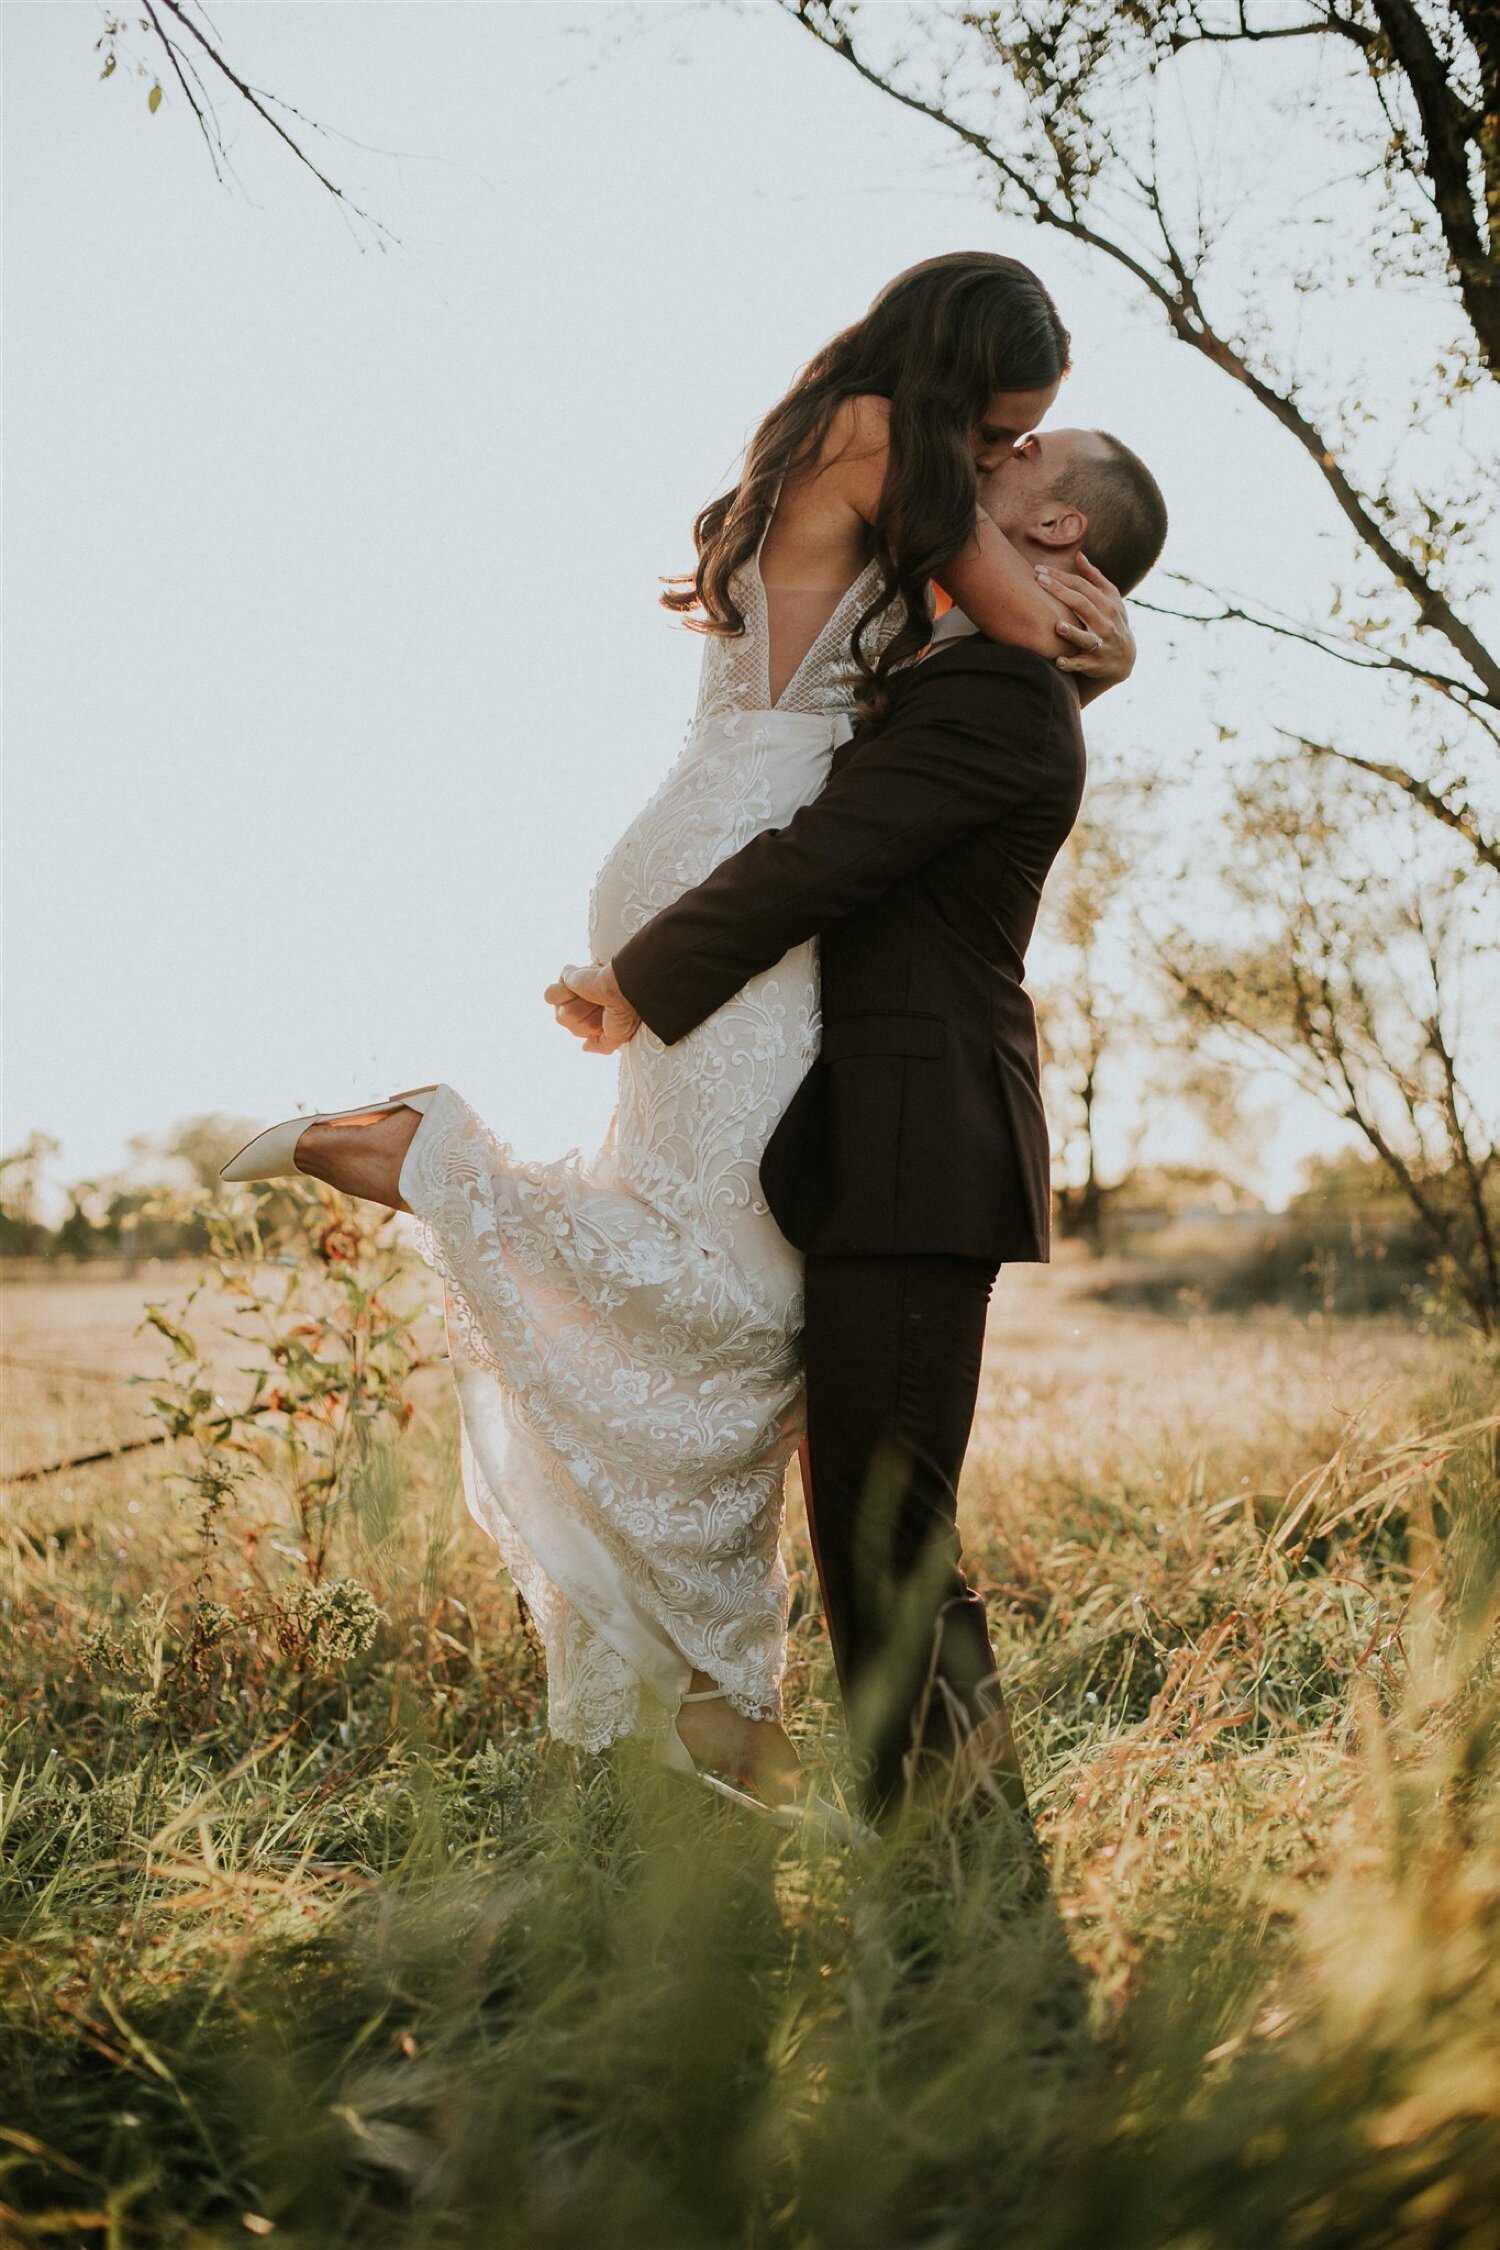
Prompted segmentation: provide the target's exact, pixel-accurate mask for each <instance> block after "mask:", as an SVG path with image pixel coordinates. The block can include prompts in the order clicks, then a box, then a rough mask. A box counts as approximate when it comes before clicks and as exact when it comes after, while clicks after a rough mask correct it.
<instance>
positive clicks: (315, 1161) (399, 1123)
mask: <svg viewBox="0 0 1500 2250" xmlns="http://www.w3.org/2000/svg"><path fill="white" fill-rule="evenodd" d="M421 1122H422V1120H421V1118H420V1116H419V1115H418V1113H417V1112H416V1110H414V1109H407V1108H406V1107H405V1106H404V1105H402V1106H399V1107H397V1108H390V1107H381V1108H379V1109H372V1110H371V1111H370V1113H369V1114H368V1116H364V1117H339V1118H331V1119H330V1120H329V1121H328V1122H327V1123H326V1124H312V1125H309V1126H308V1128H307V1131H306V1132H305V1133H303V1134H301V1135H300V1136H299V1138H298V1141H297V1159H296V1161H297V1169H298V1171H299V1172H306V1173H309V1174H310V1175H311V1177H312V1178H313V1179H315V1180H326V1181H327V1183H328V1185H329V1186H330V1187H336V1188H338V1189H340V1190H341V1191H342V1192H343V1194H345V1195H358V1196H363V1197H364V1199H365V1200H366V1202H369V1203H383V1204H385V1205H386V1206H387V1207H388V1208H389V1209H391V1210H394V1211H408V1210H410V1208H411V1206H410V1204H408V1203H406V1202H405V1201H404V1200H403V1199H402V1195H401V1167H402V1164H403V1163H404V1162H405V1160H406V1152H407V1150H408V1149H409V1148H410V1147H411V1144H412V1140H413V1138H414V1137H415V1134H416V1130H417V1127H418V1126H419V1125H420V1124H421Z"/></svg>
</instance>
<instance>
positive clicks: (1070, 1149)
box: [1035, 784, 1140, 1256]
mask: <svg viewBox="0 0 1500 2250" xmlns="http://www.w3.org/2000/svg"><path fill="white" fill-rule="evenodd" d="M1112 794H1113V796H1114V798H1115V799H1118V798H1119V795H1120V792H1119V790H1118V789H1116V790H1115V791H1114V792H1113V793H1112ZM1101 796H1102V797H1103V800H1104V801H1102V802H1101ZM1125 817H1126V816H1125V808H1124V806H1123V805H1121V804H1119V803H1118V802H1114V803H1112V802H1111V801H1110V794H1109V793H1106V792H1102V791H1101V790H1100V788H1099V785H1097V784H1096V785H1095V787H1094V789H1093V790H1092V791H1091V794H1090V799H1089V803H1088V807H1087V809H1086V810H1085V811H1084V813H1083V814H1082V816H1081V817H1080V819H1079V821H1078V824H1077V826H1076V827H1075V828H1074V830H1073V833H1072V835H1071V836H1070V837H1069V839H1068V842H1067V844H1066V846H1065V848H1064V850H1063V852H1062V853H1061V855H1060V856H1059V858H1058V860H1057V863H1056V865H1055V866H1054V868H1053V870H1052V874H1051V876H1050V878H1049V880H1048V884H1047V890H1046V893H1045V895H1044V898H1043V902H1042V922H1041V929H1040V935H1041V937H1042V941H1043V942H1042V952H1043V957H1044V960H1045V964H1046V965H1045V967H1044V969H1043V973H1042V975H1041V977H1040V978H1039V979H1037V980H1036V983H1035V991H1036V999H1037V1029H1038V1033H1039V1036H1040V1040H1041V1050H1042V1078H1043V1085H1044V1088H1045V1092H1046V1098H1047V1114H1048V1119H1049V1121H1050V1123H1051V1125H1052V1127H1053V1158H1054V1192H1055V1198H1056V1205H1057V1218H1058V1225H1059V1229H1060V1231H1061V1232H1062V1233H1063V1234H1064V1235H1074V1236H1077V1237H1079V1238H1081V1239H1082V1240H1083V1241H1084V1242H1086V1243H1087V1244H1088V1246H1089V1248H1090V1249H1091V1250H1092V1251H1093V1252H1094V1254H1095V1256H1098V1255H1099V1254H1100V1253H1101V1252H1102V1251H1103V1248H1104V1204H1105V1193H1106V1183H1105V1179H1104V1174H1103V1169H1102V1166H1101V1160H1100V1151H1099V1131H1098V1127H1099V1102H1100V1093H1101V1088H1102V1086H1103V1085H1104V1084H1105V1083H1106V1082H1107V1080H1108V1077H1109V1072H1110V1068H1111V1065H1112V1064H1114V1063H1115V1062H1117V1061H1119V1060H1121V1059H1122V1056H1123V1052H1124V1050H1125V1049H1126V1048H1128V1047H1129V1046H1130V1045H1131V1044H1132V1043H1133V1042H1134V1041H1135V1040H1136V1038H1137V1037H1138V1034H1139V1030H1140V1018H1139V1009H1138V1008H1137V1007H1136V1006H1135V1005H1133V1004H1132V1002H1131V999H1130V997H1129V994H1128V992H1127V990H1126V989H1125V987H1124V983H1123V981H1122V979H1121V976H1120V973H1119V970H1120V964H1121V958H1122V950H1123V948H1122V941H1121V933H1120V931H1119V928H1118V924H1119V921H1120V910H1121V907H1122V904H1123V903H1124V893H1125V889H1126V883H1127V879H1128V876H1129V873H1130V869H1131V865H1132V863H1133V860H1134V856H1135V855H1134V853H1133V852H1132V850H1131V841H1130V834H1129V830H1128V827H1127V826H1126V825H1125Z"/></svg>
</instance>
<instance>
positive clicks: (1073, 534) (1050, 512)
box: [1031, 500, 1089, 548]
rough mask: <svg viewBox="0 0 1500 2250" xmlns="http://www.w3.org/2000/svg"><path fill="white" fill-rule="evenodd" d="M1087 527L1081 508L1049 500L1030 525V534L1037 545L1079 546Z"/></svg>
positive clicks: (1060, 501) (1085, 517)
mask: <svg viewBox="0 0 1500 2250" xmlns="http://www.w3.org/2000/svg"><path fill="white" fill-rule="evenodd" d="M1088 528H1089V519H1088V517H1087V516H1086V515H1085V514H1084V512H1083V510H1082V509H1081V508H1071V507H1069V506H1068V505H1067V503H1066V502H1065V501H1062V500H1049V501H1048V502H1047V504H1046V506H1045V507H1044V508H1043V509H1042V512H1041V514H1040V516H1039V517H1038V518H1037V521H1036V522H1035V523H1034V524H1033V525H1032V527H1031V536H1032V538H1033V539H1034V540H1035V541H1036V543H1037V545H1038V546H1039V547H1056V548H1063V547H1081V546H1082V545H1083V542H1084V536H1085V534H1086V533H1087V531H1088Z"/></svg>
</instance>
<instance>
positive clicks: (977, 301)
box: [661, 250, 1068, 710]
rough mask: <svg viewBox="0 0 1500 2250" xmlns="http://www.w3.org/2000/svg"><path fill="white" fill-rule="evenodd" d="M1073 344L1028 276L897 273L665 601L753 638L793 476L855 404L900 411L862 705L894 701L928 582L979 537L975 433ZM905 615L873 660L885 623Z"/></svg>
mask: <svg viewBox="0 0 1500 2250" xmlns="http://www.w3.org/2000/svg"><path fill="white" fill-rule="evenodd" d="M1067 367H1068V332H1067V330H1066V329H1065V328H1064V326H1063V324H1062V321H1061V319H1060V318H1059V316H1058V311H1057V307H1056V305H1054V303H1053V302H1052V299H1051V298H1050V297H1049V296H1048V294H1047V291H1046V290H1045V289H1044V288H1043V286H1042V284H1041V282H1040V281H1038V279H1037V277H1036V275H1035V274H1034V273H1033V272H1032V271H1031V269H1030V268H1029V267H1028V266H1023V265H1021V264H1019V263H1018V262H1017V260H1016V259H1014V258H1001V257H997V256H995V255H994V254H993V253H991V252H989V251H985V250H957V251H952V252H950V253H949V254H948V255H947V256H946V257H941V258H928V259H926V260H925V261H924V262H923V263H922V264H921V265H918V266H910V267H908V269H907V271H906V272H905V273H900V274H897V276H896V278H895V280H894V281H892V282H890V283H888V284H887V286H886V287H885V288H884V289H882V290H881V292H880V295H879V296H878V297H877V298H876V299H875V302H874V303H873V304H872V305H871V307H870V309H869V311H868V312H867V313H866V314H865V316H864V318H863V320H857V321H855V323H854V325H853V326H852V327H850V328H846V329H844V330H843V331H842V333H841V334H839V335H837V336H835V337H834V338H833V339H832V341H831V342H829V343H827V344H825V345H824V346H823V349H822V350H821V351H820V352H818V353H817V354H816V355H815V357H813V358H812V359H810V360H809V361H808V363H807V365H806V366H805V367H804V368H803V369H802V372H801V373H800V374H799V375H798V377H797V380H796V381H795V383H793V385H792V387H791V389H790V390H789V391H788V392H787V394H786V396H785V397H784V398H783V399H780V400H779V401H778V402H777V404H776V405H775V406H773V407H772V409H771V411H770V413H769V414H768V415H767V416H766V418H765V420H764V421H763V422H762V423H761V425H760V427H759V429H758V430H757V431H756V433H755V435H754V437H753V438H752V439H751V440H750V445H749V448H748V450H747V452H746V455H745V466H744V470H743V473H742V474H741V477H740V481H739V483H738V484H736V485H734V486H732V487H731V489H730V490H729V491H728V492H723V493H721V494H720V495H719V497H718V499H717V500H711V501H710V502H709V504H708V506H707V507H706V508H705V509H704V510H703V512H702V513H701V515H700V516H699V517H698V519H697V522H696V523H695V524H694V526H693V537H694V540H695V543H696V545H697V550H698V563H697V568H696V569H695V570H694V571H693V572H692V574H691V575H690V576H689V575H684V576H683V577H681V578H675V579H671V580H669V581H668V591H667V592H666V593H664V594H663V595H662V597H661V598H662V601H663V603H664V604H665V606H666V607H667V608H668V609H673V610H678V611H681V612H683V613H685V614H686V616H687V622H688V623H689V624H690V625H692V626H693V627H694V629H695V630H696V631H698V632H702V633H723V634H739V633H743V632H744V630H745V618H744V613H743V611H742V610H741V609H740V607H739V605H738V604H737V602H736V601H735V598H734V594H733V591H732V581H733V579H734V574H735V572H736V571H737V570H738V569H739V568H740V567H741V565H742V564H744V563H745V562H747V561H748V560H749V559H750V557H751V556H752V555H753V554H754V553H755V551H756V549H757V548H758V546H759V545H760V541H761V538H762V536H763V534H764V532H765V529H766V526H767V524H768V523H769V522H770V520H771V512H772V510H773V509H774V507H775V505H776V495H777V493H778V492H779V491H780V489H781V486H782V483H783V480H784V479H785V478H786V477H788V476H790V475H793V474H795V473H796V472H797V471H798V470H799V469H803V468H806V467H808V466H809V464H810V463H811V462H813V461H814V460H816V458H817V456H818V452H819V449H820V447H821V446H822V443H823V440H824V438H825V437H826V436H827V433H828V426H829V424H830V422H831V421H832V420H833V417H834V414H835V412H836V411H837V409H838V407H839V405H840V403H841V401H842V400H844V399H846V398H855V397H859V396H873V397H878V398H886V399H889V400H890V404H891V414H890V460H889V464H888V467H887V470H886V478H885V485H884V488H883V490H882V492H881V496H880V508H879V512H878V514H877V516H876V518H875V521H874V523H873V524H872V526H871V536H872V543H873V554H874V557H875V558H876V559H877V560H878V561H879V563H880V566H881V578H882V583H881V586H880V589H879V592H878V593H877V594H876V597H875V599H874V601H872V602H871V604H870V606H869V607H868V609H866V610H865V612H864V614H863V615H862V616H861V618H860V619H859V621H858V623H857V624H856V626H855V628H854V635H853V648H854V658H855V662H856V664H857V665H858V667H859V670H860V672H861V674H862V675H863V679H864V694H863V696H862V699H861V701H862V704H863V707H864V708H865V709H867V710H871V709H878V708H879V707H880V705H881V704H882V703H883V701H884V689H883V683H884V681H885V678H886V675H887V674H888V673H889V672H890V671H891V670H892V669H893V668H894V667H895V666H896V665H898V664H902V663H904V662H905V661H906V660H907V659H908V658H909V657H913V656H916V655H918V654H920V652H921V651H922V650H923V649H924V648H925V647H926V646H927V643H928V641H929V640H930V639H931V637H932V623H931V620H930V618H929V616H928V611H927V600H926V592H927V584H928V581H929V580H930V579H931V578H932V577H933V575H934V573H935V572H937V571H938V570H939V569H940V568H941V567H942V565H943V564H944V563H945V562H947V561H949V560H950V558H951V557H952V556H953V555H955V554H956V553H957V552H958V549H959V548H960V547H961V546H962V544H963V542H964V540H965V539H966V538H967V537H968V536H969V533H970V532H971V531H972V529H973V527H974V511H975V508H976V505H977V500H978V480H977V475H976V472H975V467H974V456H973V451H972V433H973V429H974V425H975V423H976V422H977V421H979V420H980V418H981V417H982V416H983V414H984V412H985V409H986V408H987V406H988V405H989V402H990V400H991V399H992V398H993V397H994V395H995V393H996V391H1034V390H1041V389H1044V388H1045V387H1046V386H1047V385H1048V384H1050V383H1054V382H1056V381H1058V379H1059V378H1060V377H1061V376H1063V375H1064V374H1066V372H1067ZM897 602H901V603H904V605H905V611H906V614H905V617H904V619H903V620H902V623H901V625H900V628H899V630H898V631H897V632H896V633H895V634H894V635H893V636H892V637H891V639H890V640H889V641H887V643H886V645H885V646H884V648H882V649H881V650H880V651H879V653H878V654H877V656H876V657H875V659H874V661H873V662H871V661H870V660H869V659H868V658H867V656H866V653H865V649H866V644H867V642H868V640H869V637H870V634H871V632H872V630H873V628H874V627H875V625H876V624H877V622H878V620H879V619H881V618H882V617H884V616H885V614H886V612H887V611H888V610H889V609H890V608H891V607H892V605H893V604H894V603H897Z"/></svg>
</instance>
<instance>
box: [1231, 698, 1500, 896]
mask: <svg viewBox="0 0 1500 2250" xmlns="http://www.w3.org/2000/svg"><path fill="white" fill-rule="evenodd" d="M1276 731H1277V732H1278V734H1280V735H1281V736H1282V738H1283V740H1285V741H1287V742H1295V743H1296V744H1297V746H1298V748H1299V749H1301V750H1303V751H1305V752H1306V753H1307V755H1308V756H1309V757H1310V758H1334V759H1337V761H1338V762H1339V764H1340V765H1344V766H1353V767H1355V768H1356V769H1357V770H1358V771H1359V772H1360V773H1367V774H1369V775H1371V776H1372V777H1373V779H1375V780H1376V781H1384V782H1387V783H1388V784H1389V785H1390V787H1391V788H1392V789H1399V790H1400V791H1401V793H1402V795H1403V796H1405V797H1409V798H1410V799H1411V801H1412V803H1413V804H1414V805H1419V806H1420V807H1421V809H1422V811H1423V812H1425V813H1428V814H1430V815H1431V817H1432V818H1433V819H1434V820H1437V821H1441V822H1442V824H1443V826H1444V827H1445V828H1451V829H1452V830H1453V831H1454V833H1455V834H1456V835H1459V836H1462V838H1463V840H1464V842H1465V843H1466V844H1467V845H1468V846H1469V849H1470V850H1471V851H1472V852H1473V854H1474V857H1475V858H1476V859H1478V860H1480V861H1482V862H1483V864H1484V865H1485V866H1486V867H1488V868H1489V869H1490V870H1491V872H1492V873H1493V874H1496V875H1500V840H1497V839H1496V838H1495V837H1493V836H1491V835H1488V834H1487V833H1486V831H1485V830H1484V829H1483V828H1482V827H1481V826H1480V824H1479V816H1478V815H1477V813H1475V811H1474V809H1473V807H1472V806H1470V805H1468V804H1465V803H1464V802H1463V801H1462V800H1456V799H1454V798H1453V797H1450V796H1445V795H1444V794H1443V792H1442V791H1441V790H1440V789H1435V788H1434V787H1433V786H1432V784H1431V783H1430V782H1426V781H1419V780H1418V779H1417V777H1416V775H1415V774H1411V773H1408V772H1407V770H1406V768H1405V767H1404V766H1392V765H1387V764H1386V763H1385V762H1384V760H1382V759H1380V758H1363V757H1361V756H1360V755H1359V753H1358V752H1357V751H1354V750H1340V749H1339V748H1338V747H1337V746H1336V745H1335V744H1334V743H1331V742H1310V741H1309V740H1308V738H1307V737H1306V735H1302V734H1289V733H1288V732H1287V730H1286V729H1285V728H1284V727H1278V729H1277V730H1276Z"/></svg>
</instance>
